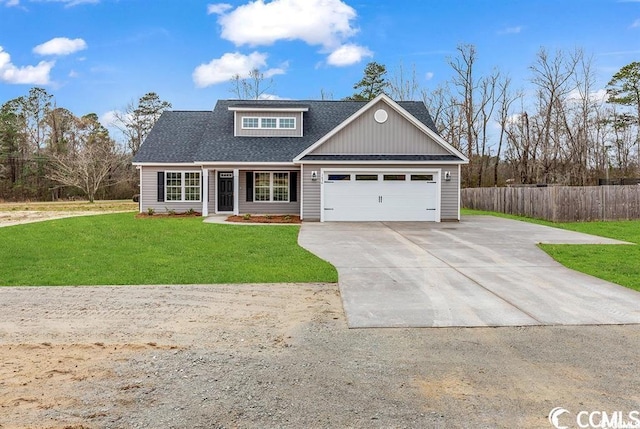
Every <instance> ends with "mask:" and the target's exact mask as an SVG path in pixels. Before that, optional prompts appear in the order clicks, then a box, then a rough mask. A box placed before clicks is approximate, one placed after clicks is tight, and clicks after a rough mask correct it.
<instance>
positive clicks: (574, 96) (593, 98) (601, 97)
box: [567, 88, 608, 103]
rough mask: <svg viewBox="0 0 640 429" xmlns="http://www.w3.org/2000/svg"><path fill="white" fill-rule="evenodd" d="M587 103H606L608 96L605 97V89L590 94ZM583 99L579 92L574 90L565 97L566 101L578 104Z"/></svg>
mask: <svg viewBox="0 0 640 429" xmlns="http://www.w3.org/2000/svg"><path fill="white" fill-rule="evenodd" d="M588 97H589V101H590V102H593V103H598V102H600V103H604V102H606V101H607V98H608V95H607V90H606V89H604V88H603V89H599V90H597V91H593V92H590V93H589V95H588ZM583 98H584V97H583V96H582V94H581V93H580V91H578V90H577V89H574V90H573V91H571V92H570V93H569V94H568V95H567V99H568V100H569V101H573V102H579V101H582V99H583Z"/></svg>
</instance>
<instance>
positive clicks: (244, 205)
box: [238, 169, 300, 215]
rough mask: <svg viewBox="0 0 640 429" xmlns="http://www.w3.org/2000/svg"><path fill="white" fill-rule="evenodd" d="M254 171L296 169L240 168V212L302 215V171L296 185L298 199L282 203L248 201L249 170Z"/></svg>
mask: <svg viewBox="0 0 640 429" xmlns="http://www.w3.org/2000/svg"><path fill="white" fill-rule="evenodd" d="M248 171H250V172H253V171H264V172H271V171H289V172H291V171H296V170H269V169H264V170H240V191H239V192H240V195H239V196H238V210H239V213H240V214H246V213H249V214H281V215H300V172H299V171H297V173H298V175H297V178H296V180H297V181H298V185H297V186H296V191H297V192H296V196H297V198H296V200H297V201H295V202H289V203H280V202H273V203H272V202H264V201H263V202H255V201H253V202H251V201H247V172H248Z"/></svg>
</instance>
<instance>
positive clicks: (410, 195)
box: [323, 171, 439, 221]
mask: <svg viewBox="0 0 640 429" xmlns="http://www.w3.org/2000/svg"><path fill="white" fill-rule="evenodd" d="M341 173H343V174H344V172H341ZM329 174H331V173H329ZM333 174H337V173H333ZM360 174H364V175H368V176H371V175H378V179H379V180H377V181H375V180H353V179H354V178H355V177H356V176H358V174H355V173H354V174H350V177H351V179H352V180H340V181H325V182H324V183H323V187H324V189H323V192H324V207H323V210H324V220H325V221H437V220H439V219H438V213H439V210H438V206H437V205H438V198H437V193H438V187H439V185H438V183H437V175H435V174H433V173H432V172H429V173H428V175H429V177H433V178H434V179H436V180H434V181H426V180H411V177H412V176H411V174H410V173H403V172H396V171H394V172H392V173H389V172H375V173H360ZM384 178H388V179H395V180H383V179H384ZM403 178H404V179H405V180H402V179H403Z"/></svg>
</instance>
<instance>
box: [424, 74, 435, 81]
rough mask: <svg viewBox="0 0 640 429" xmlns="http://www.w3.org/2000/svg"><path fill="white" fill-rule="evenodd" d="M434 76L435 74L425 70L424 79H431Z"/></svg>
mask: <svg viewBox="0 0 640 429" xmlns="http://www.w3.org/2000/svg"><path fill="white" fill-rule="evenodd" d="M434 76H435V74H434V73H433V72H427V73H426V74H425V75H424V78H425V79H426V80H431V79H433V77H434Z"/></svg>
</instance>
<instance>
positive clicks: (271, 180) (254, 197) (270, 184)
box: [253, 171, 291, 204]
mask: <svg viewBox="0 0 640 429" xmlns="http://www.w3.org/2000/svg"><path fill="white" fill-rule="evenodd" d="M259 173H265V174H268V175H269V201H258V200H257V199H256V174H259ZM276 173H284V174H286V175H287V200H286V201H274V200H273V175H274V174H276ZM253 202H254V203H267V204H273V203H290V202H291V173H290V172H289V171H254V172H253Z"/></svg>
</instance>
